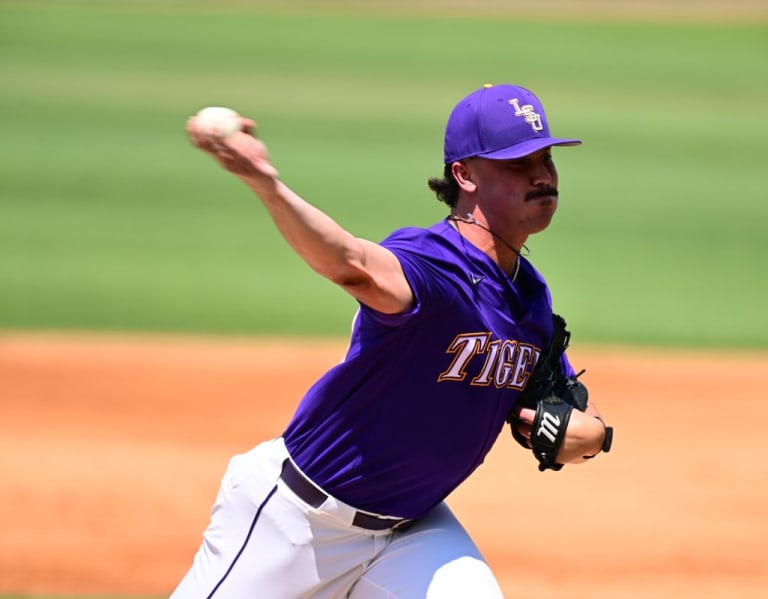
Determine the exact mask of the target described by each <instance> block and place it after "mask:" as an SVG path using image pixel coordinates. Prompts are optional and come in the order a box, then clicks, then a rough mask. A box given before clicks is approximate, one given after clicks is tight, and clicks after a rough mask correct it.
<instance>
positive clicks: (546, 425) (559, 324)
mask: <svg viewBox="0 0 768 599" xmlns="http://www.w3.org/2000/svg"><path fill="white" fill-rule="evenodd" d="M552 321H553V325H554V330H553V335H552V342H551V343H550V344H549V346H548V347H547V348H546V349H545V350H544V351H542V353H541V355H540V356H539V359H538V361H537V362H536V366H535V367H534V369H533V372H532V373H531V378H530V380H529V381H528V384H527V385H526V387H525V389H524V390H523V392H522V393H521V394H520V397H519V398H518V400H517V402H516V404H515V408H517V407H519V406H522V407H525V408H531V409H533V410H536V415H535V417H534V419H533V425H532V427H531V438H530V441H529V440H528V439H526V438H525V437H524V436H523V435H522V434H521V433H520V431H519V430H518V425H519V424H520V420H519V419H518V418H517V416H516V411H515V410H514V409H513V410H512V411H511V412H510V413H509V415H508V416H507V422H509V425H510V428H511V429H512V436H513V437H514V439H515V441H517V442H518V443H519V444H520V445H522V446H523V447H525V448H526V449H532V450H533V455H534V456H535V457H536V459H537V460H538V461H539V470H541V471H542V472H543V471H544V470H547V469H551V470H560V469H561V468H562V467H563V465H562V464H558V463H557V462H556V458H557V453H558V451H560V447H561V446H562V444H563V439H564V438H565V431H566V429H567V428H568V422H569V420H570V419H571V412H572V411H573V409H574V408H576V409H577V410H580V411H582V412H583V411H584V410H586V408H587V400H588V398H589V393H588V391H587V388H586V387H585V386H584V384H583V383H581V382H580V381H579V380H578V377H579V376H581V374H582V373H583V372H584V371H582V372H580V373H579V374H577V375H576V376H566V375H565V372H564V371H563V366H562V362H561V361H560V358H561V356H562V355H563V352H564V351H565V349H566V348H567V347H568V343H569V342H570V339H571V333H570V332H569V331H568V329H566V328H565V327H566V324H565V320H564V319H563V318H562V317H561V316H559V315H557V314H553V315H552ZM611 435H612V429H610V428H609V427H606V442H605V443H604V444H603V451H608V449H610V441H611Z"/></svg>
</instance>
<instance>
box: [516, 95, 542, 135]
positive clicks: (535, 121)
mask: <svg viewBox="0 0 768 599" xmlns="http://www.w3.org/2000/svg"><path fill="white" fill-rule="evenodd" d="M509 103H510V104H511V105H512V106H514V107H515V116H521V117H524V118H525V122H526V123H528V124H529V125H530V126H531V128H532V129H533V130H534V131H541V130H542V129H543V128H544V126H543V125H542V124H541V115H539V113H538V112H535V111H534V110H533V106H532V105H530V104H525V105H524V106H520V100H518V99H517V98H514V99H512V100H510V101H509Z"/></svg>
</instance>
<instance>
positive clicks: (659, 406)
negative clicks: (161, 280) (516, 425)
mask: <svg viewBox="0 0 768 599" xmlns="http://www.w3.org/2000/svg"><path fill="white" fill-rule="evenodd" d="M343 350H344V346H343V343H341V342H336V341H304V342H302V343H300V344H295V343H292V342H290V341H280V340H269V339H255V340H254V339H251V340H242V341H232V340H228V341H221V340H192V339H176V340H174V339H153V338H137V337H136V338H129V339H121V340H116V339H112V338H109V337H100V336H93V337H86V338H83V337H80V338H73V337H67V336H51V335H47V336H45V335H13V334H8V333H6V334H5V335H2V336H0V530H2V533H1V534H0V592H26V593H67V594H70V593H106V594H111V595H117V594H152V595H167V594H168V593H169V592H170V590H171V589H172V588H173V586H174V585H175V583H176V582H177V581H178V580H179V579H180V578H181V576H182V575H183V574H184V572H185V571H186V569H187V567H188V566H189V563H190V560H191V558H192V555H193V553H194V551H195V550H196V548H197V545H198V543H199V540H200V535H201V533H202V530H203V528H204V526H205V525H206V523H207V520H208V513H209V509H210V506H211V503H212V502H213V499H214V496H215V493H216V490H217V488H218V483H219V479H220V477H221V475H222V473H223V471H224V468H225V467H226V464H227V461H228V460H229V457H230V456H231V455H232V454H234V453H238V452H240V451H244V450H247V449H249V448H250V447H251V446H252V445H254V444H255V443H256V442H258V441H259V440H262V439H265V438H268V437H272V436H274V435H276V434H279V433H280V431H281V429H282V427H283V425H284V424H285V422H286V420H287V418H288V416H289V415H290V413H291V411H292V409H293V407H294V405H295V403H296V400H297V398H298V397H299V396H300V395H301V394H302V392H303V391H304V390H305V388H306V387H307V385H308V384H309V383H310V382H311V381H312V380H313V379H314V378H315V377H316V376H317V375H319V374H320V373H321V372H322V371H323V370H324V369H325V368H327V367H328V366H330V365H332V364H333V363H335V362H336V361H337V360H338V359H339V358H340V357H341V355H342V353H343ZM570 353H571V357H572V359H573V361H574V362H575V364H576V365H577V366H579V367H586V368H587V374H586V375H585V378H586V380H587V383H588V385H589V387H590V391H591V393H592V396H593V397H594V398H596V401H598V404H599V405H600V407H601V409H602V411H603V412H604V414H605V415H606V417H607V418H608V419H609V420H610V421H611V422H612V423H613V424H614V425H615V426H616V431H617V433H616V435H617V436H616V442H615V450H614V452H613V453H612V454H611V455H610V456H605V457H603V458H601V459H598V460H595V461H594V462H592V463H590V464H589V465H585V466H580V467H573V468H571V469H565V470H563V471H562V472H559V473H554V472H548V473H539V472H538V471H537V470H536V467H535V465H534V461H533V458H531V457H530V456H529V455H528V454H527V453H525V452H523V451H522V450H521V449H519V448H518V446H517V445H516V444H514V442H513V441H512V440H511V437H508V436H506V433H504V434H503V435H502V438H501V439H500V442H499V443H498V444H497V446H496V447H495V449H494V450H493V452H492V453H491V455H490V456H489V459H488V460H487V461H486V464H485V465H484V466H483V467H482V468H481V469H480V470H479V471H478V472H477V473H476V474H475V476H474V477H473V478H472V479H470V481H469V482H468V483H467V484H465V486H464V487H462V488H460V489H459V490H458V491H457V492H456V493H455V494H454V495H453V496H452V497H451V498H450V500H449V503H450V504H451V505H452V507H453V508H454V510H455V511H456V512H457V513H458V514H459V516H460V517H461V518H462V520H463V521H464V523H465V525H466V526H467V528H468V529H469V530H470V531H471V533H472V534H473V536H474V537H475V540H476V541H477V542H478V544H479V545H480V547H481V549H482V550H483V551H484V552H485V554H486V556H487V558H488V560H489V561H490V562H491V564H492V566H493V567H494V569H495V570H496V572H497V574H498V576H499V579H500V581H501V583H502V586H503V587H504V590H505V592H506V594H507V596H508V597H522V596H528V597H538V598H539V599H550V598H551V599H554V598H558V599H569V598H573V599H576V598H578V599H583V598H595V599H602V598H609V597H610V598H611V599H622V598H639V597H643V598H644V599H646V598H649V597H653V598H657V597H674V598H676V599H679V598H688V597H690V598H708V599H720V598H726V597H728V598H733V597H738V598H740V599H750V598H757V597H761V598H762V597H765V596H766V592H767V590H768V559H766V557H765V550H766V548H768V467H766V462H767V461H768V460H767V458H768V435H766V433H765V427H766V422H768V401H766V397H765V389H767V388H768V356H766V355H760V354H733V353H727V354H720V353H716V352H709V353H697V354H694V355H690V354H688V355H686V354H684V353H682V352H665V353H659V352H652V351H650V350H644V351H641V350H626V349H617V348H589V347H588V348H578V347H574V348H573V349H572V351H571V352H570Z"/></svg>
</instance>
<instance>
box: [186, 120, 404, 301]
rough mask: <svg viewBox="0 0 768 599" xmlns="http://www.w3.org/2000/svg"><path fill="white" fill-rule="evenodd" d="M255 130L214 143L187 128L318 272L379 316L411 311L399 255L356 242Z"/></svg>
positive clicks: (246, 128)
mask: <svg viewBox="0 0 768 599" xmlns="http://www.w3.org/2000/svg"><path fill="white" fill-rule="evenodd" d="M253 128H254V123H253V121H251V120H250V119H243V120H242V130H241V131H237V132H235V133H232V134H230V135H227V136H226V137H224V138H211V137H210V136H207V135H205V134H204V133H203V132H201V131H199V130H198V126H197V122H196V117H192V118H190V119H189V121H188V124H187V132H188V134H189V136H190V138H191V140H192V142H193V143H194V144H195V145H196V146H197V147H198V148H200V149H201V150H203V151H204V152H206V153H208V154H209V155H211V156H212V157H213V158H215V159H216V160H217V161H218V162H219V164H221V166H223V167H224V168H225V169H226V170H228V171H229V172H231V173H233V174H234V175H236V176H237V177H238V178H239V179H240V180H241V181H243V182H244V183H245V184H246V185H248V187H250V188H251V190H253V192H254V193H255V194H256V195H257V196H258V197H259V198H260V199H261V201H262V203H263V204H264V206H265V207H266V208H267V210H268V211H269V213H270V215H271V217H272V219H273V220H274V222H275V224H276V226H277V228H278V230H279V231H280V233H281V234H282V236H283V237H284V238H285V240H286V241H287V242H288V243H289V245H290V246H291V247H292V248H293V249H294V250H295V251H296V253H298V254H299V256H301V257H302V258H303V259H304V260H305V261H306V262H307V264H308V265H309V266H310V267H311V268H312V269H313V270H315V271H316V272H317V273H318V274H320V275H322V276H324V277H326V278H327V279H329V280H331V281H332V282H334V283H336V284H337V285H339V286H340V287H342V288H343V289H344V290H345V291H347V292H348V293H349V294H350V295H352V296H353V297H354V298H356V299H357V300H358V301H360V302H362V303H363V304H366V305H367V306H370V307H371V308H373V309H375V310H378V311H379V312H383V313H388V314H395V313H399V312H403V311H405V310H407V309H408V308H410V306H411V303H412V301H413V295H412V292H411V289H410V286H409V285H408V282H407V280H406V279H405V276H404V274H403V271H402V268H401V266H400V263H399V261H398V260H397V258H396V257H395V256H394V254H392V253H391V252H390V251H389V250H387V249H385V248H383V247H381V246H380V245H378V244H376V243H373V242H371V241H368V240H365V239H361V238H359V237H355V236H354V235H352V234H351V233H349V232H348V231H346V230H345V229H344V228H342V227H341V226H340V225H339V224H338V223H336V221H334V220H333V219H332V218H330V217H329V216H328V215H327V214H325V213H324V212H322V211H321V210H319V209H317V208H316V207H314V206H312V205H311V204H310V203H308V202H307V201H305V200H304V199H303V198H302V197H300V196H299V195H298V194H297V193H296V192H294V191H293V190H292V189H290V188H289V187H288V186H287V185H286V184H285V183H283V182H282V181H281V180H280V178H279V176H278V172H277V169H276V168H275V167H274V165H273V164H272V163H271V161H270V159H269V154H268V152H267V148H266V146H265V145H264V143H263V141H261V140H260V139H258V138H256V137H254V136H253Z"/></svg>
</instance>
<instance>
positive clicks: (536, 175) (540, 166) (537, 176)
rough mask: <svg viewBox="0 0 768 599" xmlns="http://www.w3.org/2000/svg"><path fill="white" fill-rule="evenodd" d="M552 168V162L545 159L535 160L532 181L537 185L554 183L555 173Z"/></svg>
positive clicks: (532, 164)
mask: <svg viewBox="0 0 768 599" xmlns="http://www.w3.org/2000/svg"><path fill="white" fill-rule="evenodd" d="M551 168H552V166H551V163H548V162H545V161H544V160H535V161H533V162H532V163H531V169H530V176H531V183H532V184H533V185H536V186H540V185H549V184H550V183H552V179H553V178H554V174H553V172H552V170H550V169H551Z"/></svg>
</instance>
